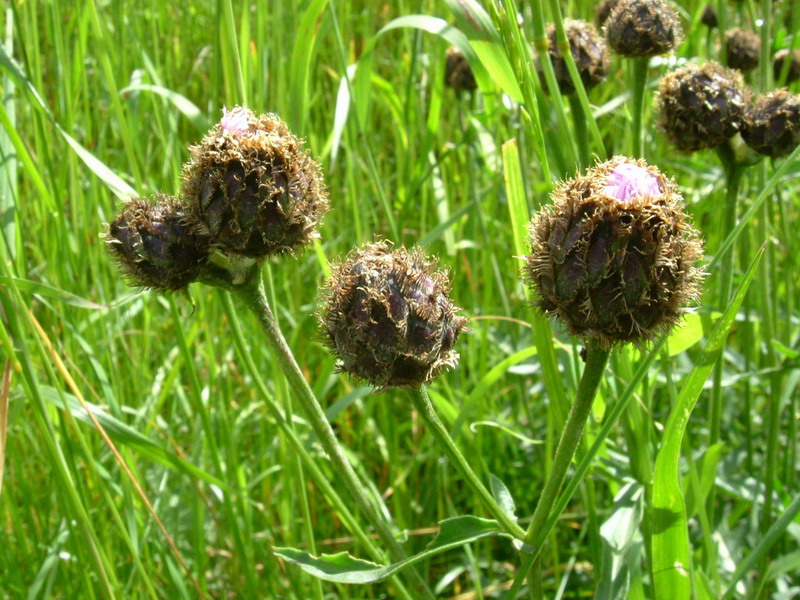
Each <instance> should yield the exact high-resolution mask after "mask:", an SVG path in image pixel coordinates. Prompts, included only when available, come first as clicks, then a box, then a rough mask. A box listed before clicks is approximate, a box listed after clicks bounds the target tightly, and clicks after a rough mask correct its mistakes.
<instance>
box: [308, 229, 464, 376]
mask: <svg viewBox="0 0 800 600" xmlns="http://www.w3.org/2000/svg"><path fill="white" fill-rule="evenodd" d="M434 267H435V263H434V261H431V260H428V259H426V258H425V256H424V255H423V254H422V252H421V251H420V250H413V251H408V250H406V249H405V248H400V249H397V250H394V251H392V250H391V247H390V245H389V244H388V243H386V242H377V243H374V244H367V245H366V246H364V247H363V249H360V250H358V251H354V252H352V253H351V254H350V255H349V256H348V257H347V259H346V260H345V261H344V262H343V263H342V264H340V265H338V266H335V267H334V268H333V272H332V275H331V278H330V280H329V281H328V284H327V292H326V303H325V307H324V309H323V312H322V314H321V315H320V323H321V325H322V328H323V329H324V330H325V334H326V337H327V343H328V345H329V346H330V348H331V349H332V350H333V351H334V353H335V354H336V355H337V357H338V359H339V368H340V369H341V370H342V371H344V372H347V373H350V374H351V375H354V376H356V377H358V378H360V379H365V380H367V381H368V382H369V383H371V384H372V385H374V386H378V387H392V386H407V387H414V386H418V385H420V384H423V383H426V382H428V381H430V380H431V379H432V378H433V377H434V376H436V375H437V374H438V373H439V372H440V371H442V370H443V369H445V368H450V367H454V366H455V365H456V364H457V363H458V353H457V352H455V351H454V350H453V346H454V345H455V343H456V338H458V335H459V333H461V331H462V330H463V329H464V325H465V323H466V319H465V318H463V317H460V316H458V315H457V314H456V313H457V312H458V311H459V310H460V309H458V308H456V307H455V306H454V305H453V303H452V302H451V301H450V298H449V296H448V293H449V288H450V283H449V280H448V277H447V274H446V273H445V272H443V271H437V270H435V269H434Z"/></svg>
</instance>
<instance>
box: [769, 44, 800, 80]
mask: <svg viewBox="0 0 800 600" xmlns="http://www.w3.org/2000/svg"><path fill="white" fill-rule="evenodd" d="M786 61H789V66H788V68H787V70H786V84H787V85H788V84H790V83H792V82H795V81H797V80H798V79H800V49H797V48H795V49H794V50H792V51H791V53H790V51H789V49H788V48H784V49H783V50H778V51H777V52H776V53H775V58H774V60H773V63H772V72H773V74H774V75H775V81H780V78H781V75H782V74H783V65H784V64H785V63H786Z"/></svg>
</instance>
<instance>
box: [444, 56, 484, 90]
mask: <svg viewBox="0 0 800 600" xmlns="http://www.w3.org/2000/svg"><path fill="white" fill-rule="evenodd" d="M444 82H445V84H446V85H447V86H448V87H451V88H453V89H454V90H455V91H457V92H471V91H472V90H474V89H475V88H477V87H478V84H477V83H476V81H475V75H474V74H473V72H472V67H470V66H469V61H467V57H466V56H464V53H463V52H461V50H460V49H459V48H458V46H450V47H449V48H448V49H447V53H446V54H445V67H444Z"/></svg>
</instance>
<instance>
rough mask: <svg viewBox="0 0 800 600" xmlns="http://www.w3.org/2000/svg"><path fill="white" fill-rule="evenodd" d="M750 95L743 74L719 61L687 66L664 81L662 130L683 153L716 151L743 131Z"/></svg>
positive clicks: (658, 98)
mask: <svg viewBox="0 0 800 600" xmlns="http://www.w3.org/2000/svg"><path fill="white" fill-rule="evenodd" d="M748 95H749V92H748V90H747V88H745V86H744V82H743V80H742V76H741V74H740V73H738V72H736V71H733V70H731V69H726V68H725V67H722V66H720V65H719V64H717V63H715V62H707V63H705V64H704V65H702V66H698V65H695V64H687V65H686V66H684V67H682V68H680V69H677V70H676V71H673V72H672V73H670V74H669V75H667V76H665V77H664V78H663V79H662V80H661V84H660V85H659V88H658V93H657V95H656V111H657V112H658V127H659V128H660V129H661V130H662V131H663V132H664V133H665V134H666V135H667V137H668V138H669V141H670V142H671V143H672V144H673V145H674V146H675V147H676V148H678V150H681V151H683V152H695V151H697V150H701V149H703V148H714V147H716V146H719V145H720V144H723V143H724V142H725V141H727V140H728V139H730V138H731V137H733V136H734V135H736V134H737V133H738V132H739V130H740V129H741V127H742V123H743V120H744V112H745V108H746V106H747V99H748Z"/></svg>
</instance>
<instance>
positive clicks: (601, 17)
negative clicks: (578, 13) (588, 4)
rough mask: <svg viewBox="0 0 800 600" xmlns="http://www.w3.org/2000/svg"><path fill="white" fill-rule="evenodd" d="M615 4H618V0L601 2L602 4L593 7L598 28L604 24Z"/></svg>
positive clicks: (603, 0)
mask: <svg viewBox="0 0 800 600" xmlns="http://www.w3.org/2000/svg"><path fill="white" fill-rule="evenodd" d="M617 4H619V0H602V2H598V3H597V5H596V6H595V7H594V16H595V20H596V21H597V26H598V27H602V26H603V25H605V24H606V20H607V19H608V15H610V14H611V11H612V10H614V7H615V6H616V5H617Z"/></svg>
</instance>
